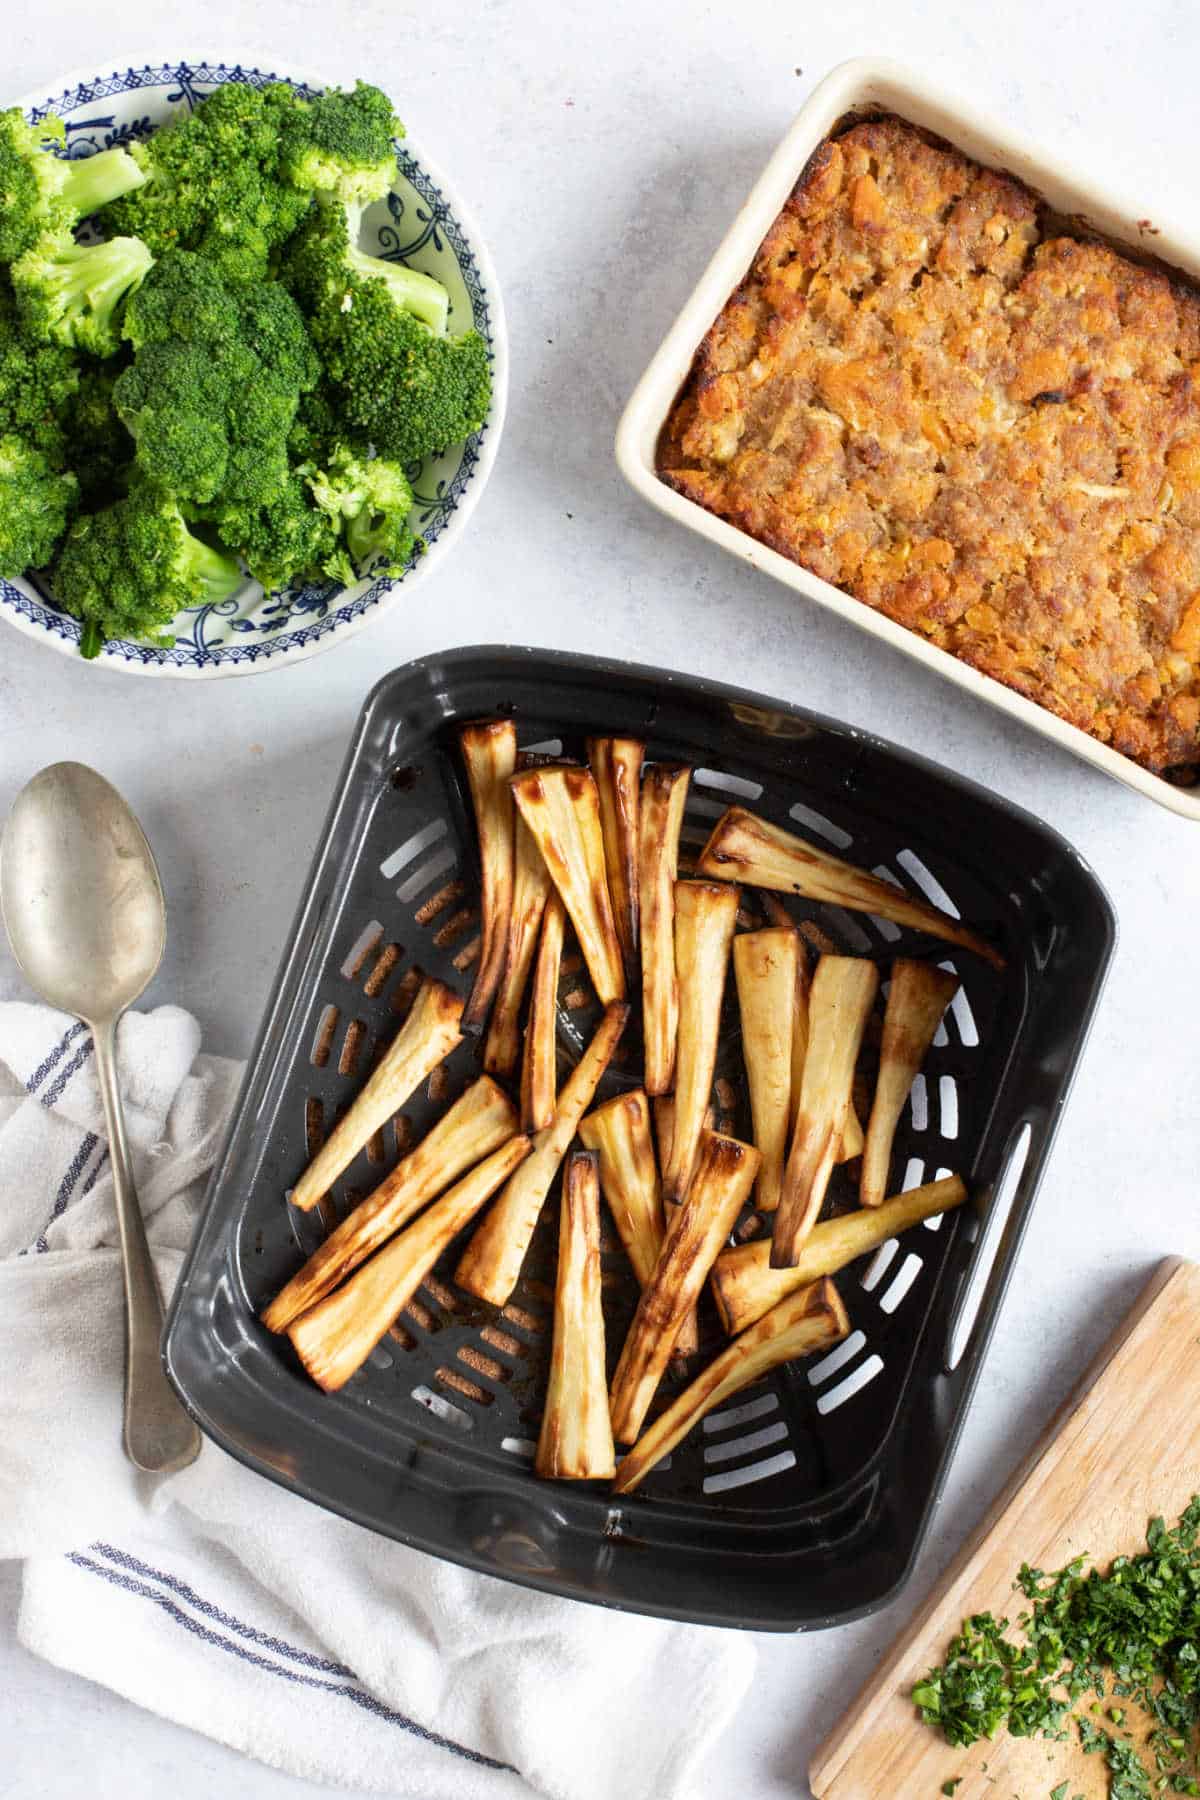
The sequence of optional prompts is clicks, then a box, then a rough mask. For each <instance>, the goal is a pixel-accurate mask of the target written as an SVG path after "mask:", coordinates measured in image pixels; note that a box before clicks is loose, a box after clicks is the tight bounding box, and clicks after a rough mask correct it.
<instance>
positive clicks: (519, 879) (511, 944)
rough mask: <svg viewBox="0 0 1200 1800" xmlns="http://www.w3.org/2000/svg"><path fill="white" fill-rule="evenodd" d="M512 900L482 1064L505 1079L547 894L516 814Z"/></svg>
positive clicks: (529, 837) (546, 879) (517, 1046)
mask: <svg viewBox="0 0 1200 1800" xmlns="http://www.w3.org/2000/svg"><path fill="white" fill-rule="evenodd" d="M513 824H514V831H513V854H514V873H513V897H512V907H511V909H510V912H509V916H508V942H507V944H506V946H505V952H504V973H503V975H502V976H501V978H500V986H499V989H498V990H497V993H496V1003H495V1005H494V1006H493V1008H492V1018H491V1023H490V1024H489V1026H488V1034H487V1041H486V1043H485V1044H484V1047H483V1066H484V1068H485V1069H486V1070H487V1071H488V1073H489V1075H511V1074H512V1072H513V1070H514V1069H515V1068H516V1066H517V1058H518V1057H519V1056H520V1054H521V1036H520V1032H519V1030H518V1023H517V1022H518V1018H519V1016H520V1012H521V1001H522V1000H523V999H524V997H525V985H526V983H527V982H528V980H529V971H530V968H531V967H532V964H533V954H534V951H535V950H536V949H537V944H538V934H539V932H540V931H541V927H542V916H543V914H544V913H545V910H546V900H547V897H548V895H549V894H550V893H551V891H552V883H551V880H550V873H549V870H548V869H547V868H546V865H545V863H544V862H543V860H542V853H541V851H540V850H539V849H538V847H537V844H536V842H535V841H534V837H533V833H532V832H531V831H530V829H529V827H528V825H526V823H525V821H524V819H523V818H521V816H520V814H519V813H518V814H517V816H516V818H515V819H514V821H513Z"/></svg>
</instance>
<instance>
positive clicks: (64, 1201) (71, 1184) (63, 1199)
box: [21, 1131, 104, 1256]
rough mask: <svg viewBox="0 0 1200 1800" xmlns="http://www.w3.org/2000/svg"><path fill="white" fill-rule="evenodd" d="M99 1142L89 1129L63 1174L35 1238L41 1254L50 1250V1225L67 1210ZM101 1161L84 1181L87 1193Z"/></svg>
mask: <svg viewBox="0 0 1200 1800" xmlns="http://www.w3.org/2000/svg"><path fill="white" fill-rule="evenodd" d="M99 1142H100V1139H99V1138H98V1137H97V1136H96V1134H95V1132H94V1131H89V1132H88V1134H87V1136H86V1137H85V1138H84V1139H83V1142H82V1143H81V1144H80V1146H79V1148H78V1150H77V1151H76V1152H75V1160H74V1161H73V1162H72V1164H71V1166H70V1168H69V1169H68V1170H67V1172H66V1174H65V1175H64V1176H63V1178H62V1183H61V1185H60V1187H59V1190H58V1193H57V1194H56V1195H55V1196H54V1205H53V1207H52V1209H51V1212H50V1217H49V1218H48V1219H47V1220H46V1223H45V1224H44V1225H43V1226H42V1229H41V1230H40V1231H39V1232H38V1234H37V1237H36V1238H35V1239H34V1242H33V1247H34V1249H35V1250H36V1251H37V1253H38V1255H39V1256H40V1255H41V1254H42V1253H43V1251H45V1250H48V1249H49V1248H50V1246H49V1244H48V1243H47V1242H46V1233H47V1232H48V1231H49V1229H50V1227H51V1226H52V1225H53V1224H54V1222H55V1220H56V1219H61V1218H62V1215H63V1214H64V1213H65V1212H66V1210H67V1207H68V1205H69V1204H70V1200H71V1195H72V1194H73V1193H74V1192H75V1183H76V1182H77V1181H78V1180H79V1177H80V1176H81V1175H82V1173H83V1171H84V1169H85V1168H86V1166H87V1160H88V1157H89V1156H90V1155H91V1154H92V1151H93V1150H94V1149H95V1148H96V1145H97V1144H98V1143H99ZM103 1160H104V1159H103V1157H101V1159H100V1163H102V1162H103ZM100 1163H97V1164H96V1167H95V1168H94V1169H93V1170H92V1172H91V1174H90V1175H89V1176H88V1178H87V1181H86V1182H85V1183H84V1188H83V1191H84V1193H85V1194H87V1193H90V1192H91V1190H92V1187H93V1185H94V1184H95V1180H96V1176H97V1175H98V1174H99V1172H100ZM21 1254H22V1255H24V1254H25V1252H24V1251H22V1252H21Z"/></svg>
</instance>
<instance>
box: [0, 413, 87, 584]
mask: <svg viewBox="0 0 1200 1800" xmlns="http://www.w3.org/2000/svg"><path fill="white" fill-rule="evenodd" d="M78 497H79V488H78V485H77V484H76V481H75V477H74V476H73V475H67V474H63V473H62V472H60V471H59V470H57V469H55V468H54V467H53V466H52V464H51V463H50V460H49V458H48V457H46V456H44V455H43V454H42V452H41V451H40V450H38V449H36V448H35V447H34V446H33V445H32V444H30V443H29V442H28V440H27V439H25V438H22V437H18V436H17V435H16V433H15V432H6V433H5V434H4V436H3V437H0V576H3V577H4V579H5V580H6V581H11V580H12V579H13V577H14V576H17V575H23V574H24V573H25V570H26V569H40V568H41V567H42V566H43V564H45V563H48V562H49V561H50V558H51V557H52V556H53V554H54V546H55V544H57V542H58V540H59V538H60V537H61V536H62V534H63V532H64V531H65V530H66V528H67V520H68V519H69V518H70V516H71V513H72V512H73V511H74V508H75V503H76V501H77V499H78Z"/></svg>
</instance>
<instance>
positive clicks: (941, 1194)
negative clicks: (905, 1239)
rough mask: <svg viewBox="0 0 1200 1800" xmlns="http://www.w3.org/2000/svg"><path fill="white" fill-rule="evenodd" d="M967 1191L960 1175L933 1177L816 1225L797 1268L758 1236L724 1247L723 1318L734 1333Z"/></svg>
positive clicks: (717, 1283)
mask: <svg viewBox="0 0 1200 1800" xmlns="http://www.w3.org/2000/svg"><path fill="white" fill-rule="evenodd" d="M966 1197H967V1190H966V1188H965V1187H964V1185H963V1183H962V1182H961V1180H960V1179H959V1177H958V1176H957V1175H947V1176H945V1177H944V1178H943V1180H941V1181H930V1182H927V1183H926V1184H925V1186H924V1187H919V1188H912V1189H910V1190H909V1192H908V1193H907V1194H894V1195H893V1196H892V1198H891V1199H890V1200H885V1201H884V1203H883V1205H882V1206H873V1207H870V1208H860V1209H859V1210H858V1211H857V1212H851V1213H843V1214H842V1216H841V1217H840V1218H837V1219H822V1220H821V1222H820V1224H818V1225H814V1226H813V1228H812V1230H811V1232H810V1233H809V1235H808V1241H807V1243H806V1244H805V1245H804V1248H803V1249H802V1250H801V1252H800V1260H799V1261H798V1262H797V1264H796V1266H795V1268H794V1269H773V1268H772V1267H771V1244H770V1240H769V1239H768V1238H760V1239H758V1240H756V1242H754V1243H753V1244H739V1245H738V1246H737V1248H736V1249H735V1250H723V1251H722V1252H721V1254H720V1256H718V1258H717V1261H716V1266H715V1268H714V1269H713V1278H712V1290H713V1294H714V1295H715V1297H716V1302H717V1310H718V1312H719V1313H720V1315H721V1322H722V1324H723V1325H724V1326H725V1329H726V1331H728V1332H729V1334H730V1336H731V1337H733V1336H736V1334H737V1333H738V1332H739V1331H744V1330H745V1329H746V1327H747V1325H752V1324H753V1323H754V1321H755V1319H761V1317H762V1315H763V1314H764V1313H765V1312H770V1310H771V1308H772V1307H773V1306H775V1305H776V1304H777V1303H778V1302H779V1301H780V1300H782V1299H783V1297H784V1295H785V1294H790V1293H793V1292H794V1291H795V1290H796V1288H798V1287H803V1286H804V1285H805V1284H806V1283H807V1282H810V1281H816V1280H817V1278H818V1277H819V1276H821V1275H836V1273H837V1271H838V1270H839V1269H844V1268H845V1267H846V1264H847V1263H852V1262H854V1261H856V1260H857V1258H858V1257H860V1256H866V1255H867V1253H868V1251H871V1250H878V1248H879V1246H880V1244H886V1243H887V1240H888V1239H889V1238H891V1237H898V1236H899V1235H900V1233H901V1232H902V1231H907V1230H908V1229H909V1227H910V1226H912V1225H919V1224H920V1222H921V1220H922V1219H932V1218H933V1217H934V1216H935V1214H937V1213H943V1212H950V1211H952V1210H953V1208H954V1207H956V1206H961V1205H962V1203H963V1201H964V1200H965V1199H966Z"/></svg>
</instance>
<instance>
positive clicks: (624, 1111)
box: [579, 1088, 700, 1356]
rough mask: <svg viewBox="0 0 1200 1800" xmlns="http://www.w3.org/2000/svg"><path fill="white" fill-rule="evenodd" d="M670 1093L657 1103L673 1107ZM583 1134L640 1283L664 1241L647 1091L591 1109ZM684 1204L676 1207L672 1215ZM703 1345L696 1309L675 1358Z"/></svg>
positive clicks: (647, 1276) (681, 1335)
mask: <svg viewBox="0 0 1200 1800" xmlns="http://www.w3.org/2000/svg"><path fill="white" fill-rule="evenodd" d="M670 1104H671V1102H670V1100H669V1099H668V1098H666V1097H665V1096H664V1097H663V1098H662V1099H660V1100H657V1101H655V1106H656V1107H659V1106H669V1105H670ZM579 1136H580V1138H581V1139H582V1141H583V1142H584V1143H585V1144H586V1145H587V1147H588V1149H589V1150H594V1151H595V1152H596V1154H597V1156H598V1157H599V1159H600V1189H601V1192H602V1193H603V1195H604V1198H605V1200H606V1201H607V1202H608V1210H609V1212H610V1213H611V1214H612V1216H613V1223H614V1224H615V1225H616V1228H617V1235H618V1237H619V1238H620V1240H621V1242H622V1244H623V1245H624V1246H625V1254H626V1255H627V1256H628V1258H629V1261H630V1263H631V1264H632V1267H633V1273H634V1275H635V1277H636V1279H637V1284H638V1286H639V1287H643V1288H644V1287H645V1285H646V1283H647V1282H648V1281H649V1279H650V1277H651V1276H652V1275H653V1273H654V1265H655V1263H656V1262H657V1261H658V1253H659V1251H660V1249H661V1248H662V1239H663V1205H662V1192H661V1188H660V1185H659V1179H658V1165H657V1163H656V1162H655V1160H654V1143H653V1140H652V1138H651V1135H650V1108H649V1106H648V1104H647V1101H646V1096H645V1093H644V1092H643V1091H642V1089H641V1088H638V1089H637V1090H636V1091H635V1092H634V1093H632V1094H618V1095H617V1098H616V1099H615V1100H609V1101H607V1102H606V1104H605V1105H604V1106H598V1107H597V1108H596V1110H595V1112H592V1113H589V1114H588V1116H587V1118H586V1119H584V1120H583V1122H582V1123H581V1124H580V1127H579ZM678 1217H679V1208H678V1207H677V1206H673V1207H672V1208H671V1218H672V1220H676V1219H678ZM699 1347H700V1327H699V1323H698V1321H697V1319H696V1315H695V1313H694V1312H691V1313H689V1314H688V1316H687V1318H686V1319H685V1320H684V1321H683V1324H682V1325H681V1326H680V1328H679V1335H678V1336H677V1337H676V1339H675V1354H676V1356H694V1355H695V1353H696V1351H697V1350H698V1349H699Z"/></svg>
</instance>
